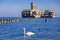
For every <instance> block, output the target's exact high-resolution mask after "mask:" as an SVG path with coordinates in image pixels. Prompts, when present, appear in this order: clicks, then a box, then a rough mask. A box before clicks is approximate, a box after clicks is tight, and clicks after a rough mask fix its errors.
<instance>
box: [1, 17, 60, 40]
mask: <svg viewBox="0 0 60 40" xmlns="http://www.w3.org/2000/svg"><path fill="white" fill-rule="evenodd" d="M0 19H4V18H0ZM5 19H6V18H5ZM7 19H11V18H7ZM45 19H47V20H48V22H45ZM29 20H30V18H23V19H22V20H19V22H13V23H5V24H3V23H2V24H0V40H60V18H32V20H33V21H32V22H30V21H29ZM23 28H26V32H34V33H35V35H32V36H26V37H24V30H23Z"/></svg>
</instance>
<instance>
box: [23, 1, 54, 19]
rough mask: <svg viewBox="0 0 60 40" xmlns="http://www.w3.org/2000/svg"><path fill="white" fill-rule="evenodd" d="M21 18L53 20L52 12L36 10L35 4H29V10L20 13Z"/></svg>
mask: <svg viewBox="0 0 60 40" xmlns="http://www.w3.org/2000/svg"><path fill="white" fill-rule="evenodd" d="M22 17H23V18H54V17H55V13H54V11H53V10H45V11H44V10H37V9H36V3H33V2H32V3H31V9H24V10H23V11H22Z"/></svg>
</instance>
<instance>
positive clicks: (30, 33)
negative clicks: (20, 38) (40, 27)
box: [24, 28, 35, 37]
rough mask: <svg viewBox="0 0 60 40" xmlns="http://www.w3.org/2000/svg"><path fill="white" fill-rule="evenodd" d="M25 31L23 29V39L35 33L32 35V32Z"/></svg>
mask: <svg viewBox="0 0 60 40" xmlns="http://www.w3.org/2000/svg"><path fill="white" fill-rule="evenodd" d="M25 30H26V29H25V28H24V37H26V35H27V36H32V35H34V34H35V33H33V32H27V33H26V31H25Z"/></svg>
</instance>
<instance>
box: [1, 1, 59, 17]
mask: <svg viewBox="0 0 60 40" xmlns="http://www.w3.org/2000/svg"><path fill="white" fill-rule="evenodd" d="M31 2H35V3H36V5H37V9H38V10H41V9H42V10H48V9H53V10H54V11H55V14H56V16H57V17H60V0H0V17H21V11H22V10H23V9H30V3H31Z"/></svg>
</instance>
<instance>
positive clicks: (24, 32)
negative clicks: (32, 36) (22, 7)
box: [24, 28, 26, 37]
mask: <svg viewBox="0 0 60 40" xmlns="http://www.w3.org/2000/svg"><path fill="white" fill-rule="evenodd" d="M25 34H26V29H25V28H24V37H26V35H25Z"/></svg>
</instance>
